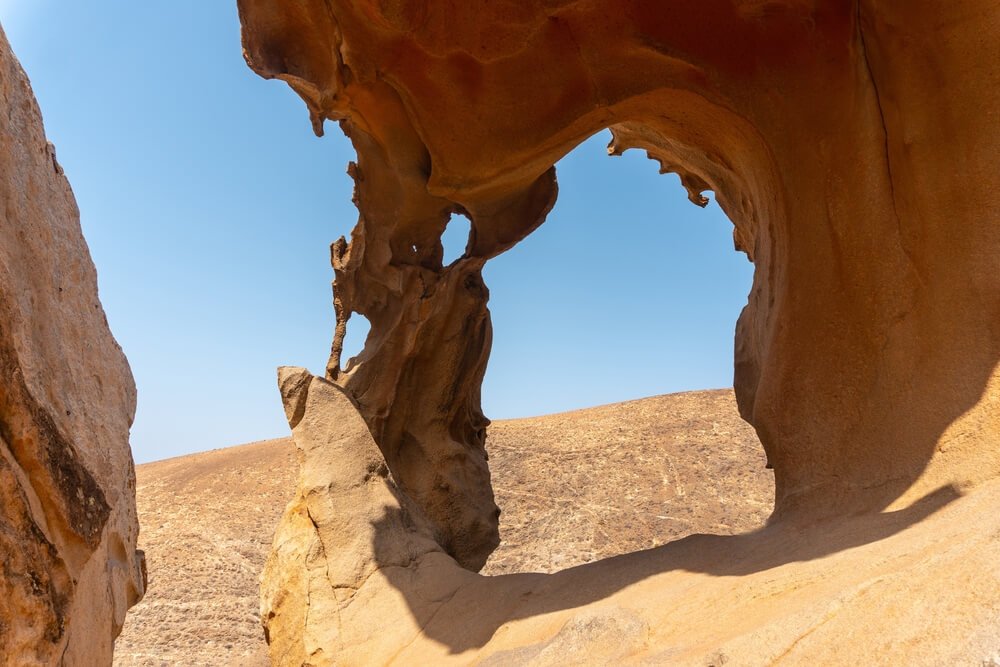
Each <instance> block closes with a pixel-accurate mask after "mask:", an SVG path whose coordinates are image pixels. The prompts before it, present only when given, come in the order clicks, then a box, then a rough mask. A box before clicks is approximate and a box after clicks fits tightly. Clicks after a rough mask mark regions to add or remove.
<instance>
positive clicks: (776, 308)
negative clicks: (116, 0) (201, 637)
mask: <svg viewBox="0 0 1000 667" xmlns="http://www.w3.org/2000/svg"><path fill="white" fill-rule="evenodd" d="M239 6H240V13H241V19H242V22H243V39H244V45H245V54H246V58H247V61H248V63H249V64H250V66H251V67H252V68H253V69H254V70H255V71H257V72H258V73H259V74H261V75H262V76H264V77H268V78H279V79H282V80H284V81H286V82H287V83H288V84H289V85H290V86H291V87H292V88H293V89H294V90H295V91H296V92H297V93H298V94H299V95H300V96H301V97H302V98H303V99H304V100H305V102H306V104H307V106H308V108H309V112H310V114H311V116H312V119H313V125H314V128H315V129H316V131H317V132H318V133H321V132H322V129H323V123H324V121H325V120H327V119H333V120H338V121H340V123H341V127H342V128H343V130H344V131H345V133H346V134H347V135H348V136H349V137H350V138H351V140H352V142H353V144H354V146H355V148H356V150H357V153H358V161H357V164H356V165H352V167H351V170H350V172H351V174H352V176H353V177H354V179H355V182H356V195H355V199H356V202H357V205H358V208H359V210H360V213H361V216H360V220H359V222H358V226H357V227H356V228H355V230H354V231H353V233H352V237H351V242H350V243H349V244H348V243H346V241H344V240H341V241H339V242H337V243H335V244H334V247H333V264H334V269H335V273H336V280H335V283H334V284H335V290H336V310H337V318H338V325H337V332H336V335H335V338H334V345H333V355H332V357H331V361H330V364H329V369H328V377H329V379H330V380H331V381H333V382H335V383H337V384H338V385H340V386H341V387H343V388H344V389H345V390H346V392H347V394H348V395H349V396H350V397H352V399H353V400H354V401H355V402H356V403H357V405H358V408H359V410H360V414H361V415H362V416H363V417H364V419H365V421H366V422H367V424H368V426H369V428H370V430H371V433H372V435H373V437H374V441H375V442H376V443H377V444H378V446H379V448H380V449H381V451H382V452H383V454H384V456H385V459H386V461H387V463H388V466H389V470H390V471H391V472H392V476H393V478H394V480H395V481H396V482H397V483H398V485H399V489H400V490H401V492H402V493H404V494H405V495H406V496H409V497H411V498H412V499H413V500H414V501H415V503H416V506H417V507H418V508H419V509H420V511H422V512H423V513H424V514H426V516H427V517H428V518H429V520H430V522H431V524H432V526H433V529H434V535H435V539H436V540H437V541H438V542H439V543H440V544H441V545H442V546H443V547H444V549H445V550H446V551H447V553H449V554H451V555H452V556H454V557H455V558H456V559H457V560H458V561H459V562H460V563H461V564H462V565H463V566H465V567H467V568H470V569H477V568H478V567H479V566H481V565H482V563H483V561H484V559H485V557H486V554H488V553H489V551H490V549H492V548H493V547H494V545H495V544H496V526H497V516H496V509H495V506H494V503H493V498H492V491H491V489H490V486H489V482H488V480H489V476H488V469H487V467H486V454H485V447H484V440H483V432H484V431H483V426H484V425H485V423H486V420H485V417H484V416H483V414H482V412H481V409H480V404H479V387H480V383H481V380H482V376H483V371H484V369H485V365H486V361H487V356H488V353H489V346H490V324H489V315H488V311H487V309H486V300H487V297H488V292H487V290H486V288H485V286H484V285H483V283H482V277H481V269H482V267H483V265H484V263H485V262H487V261H488V260H489V259H490V258H492V257H494V256H496V255H498V254H500V253H502V252H504V251H505V250H507V249H509V248H510V247H512V246H513V245H514V244H516V243H517V242H518V241H520V240H521V239H523V238H524V237H525V236H526V235H527V234H529V233H530V232H531V231H532V230H534V229H535V228H536V227H537V226H538V225H539V224H541V223H542V222H543V221H544V218H545V215H546V213H547V212H548V211H549V209H550V208H551V207H552V206H553V205H554V202H555V199H556V194H557V188H556V180H555V171H554V167H553V165H554V164H555V162H556V161H557V160H558V159H559V158H560V157H562V156H563V155H565V154H566V153H568V152H569V151H570V150H572V149H573V148H574V147H575V146H576V145H578V144H579V143H580V142H581V141H583V140H584V139H585V138H587V137H589V136H591V135H592V134H594V133H595V132H597V131H599V130H601V129H603V128H610V129H611V131H612V133H613V136H614V139H613V141H612V143H611V146H610V147H609V152H610V153H611V154H617V153H620V152H622V151H624V150H627V149H629V148H638V149H643V150H645V151H647V152H648V154H649V156H650V157H651V158H653V159H655V160H657V161H658V162H659V163H660V166H661V169H662V170H663V171H672V172H676V173H678V174H679V175H680V177H681V180H682V182H683V183H684V184H685V186H686V187H687V188H688V190H689V195H690V198H691V199H692V201H694V202H695V203H697V204H703V203H704V202H705V200H704V198H703V195H702V191H704V190H706V189H710V190H712V191H714V192H715V195H716V198H717V200H718V202H719V204H720V205H721V206H722V207H723V209H724V210H725V212H726V213H727V214H728V215H729V217H730V219H731V220H732V221H733V224H734V228H735V229H734V239H735V244H736V247H737V248H738V249H740V250H742V251H744V252H745V253H746V254H747V255H748V257H749V258H750V259H751V260H752V261H753V262H754V264H755V268H756V271H755V277H754V283H753V287H752V290H751V293H750V295H749V299H748V304H747V306H746V308H745V309H744V311H743V313H742V315H741V316H740V319H739V322H738V324H737V330H736V360H735V361H736V374H735V389H736V394H737V398H738V400H739V404H740V410H741V414H742V415H743V417H744V418H745V419H746V420H747V421H749V422H750V423H751V424H752V425H753V426H754V427H755V429H756V430H757V433H758V434H759V436H760V439H761V442H762V443H763V445H764V448H765V450H766V452H767V454H768V458H769V461H770V463H771V465H772V466H773V467H774V470H775V481H776V510H775V517H774V519H775V521H776V522H782V521H795V522H806V521H814V520H819V519H821V518H823V517H831V516H839V515H845V514H854V513H870V512H877V511H880V510H883V509H886V508H889V509H895V508H900V507H905V506H908V505H909V504H910V503H912V502H913V501H914V500H916V499H918V498H921V497H924V496H926V495H927V494H929V493H930V492H932V491H934V490H937V489H941V488H945V487H951V488H957V489H961V490H967V489H971V488H972V487H974V486H976V485H977V484H980V483H983V482H986V481H987V480H990V479H992V478H994V477H996V476H997V475H998V473H1000V410H998V404H1000V374H998V372H997V363H998V360H1000V224H997V223H998V221H997V213H996V212H997V211H998V210H1000V176H998V174H1000V170H998V167H1000V163H998V160H1000V158H998V156H1000V130H998V127H1000V126H998V125H997V123H996V118H995V115H996V110H997V109H998V108H1000V70H998V69H997V68H996V67H995V66H993V63H995V62H997V61H1000V7H998V6H997V5H996V4H995V3H993V2H988V1H987V0H959V1H957V2H952V3H917V4H915V3H912V2H906V1H905V0H857V1H851V2H849V1H847V0H767V1H763V0H704V1H698V2H695V1H693V0H673V1H671V2H660V3H652V2H641V1H636V0H629V1H625V2H622V1H619V0H615V1H611V0H594V1H590V2H582V1H578V0H559V1H556V2H513V1H510V2H467V3H447V6H444V5H434V6H433V7H432V6H431V5H428V4H427V3H423V2H418V1H416V0H398V1H394V2H375V1H374V0H304V1H303V2H300V3H296V4H295V5H294V7H291V6H289V5H288V4H287V3H283V2H279V1H277V0H239ZM454 214H461V215H465V216H467V217H468V218H469V219H470V221H471V230H472V231H471V234H470V238H469V242H468V245H467V247H466V252H465V254H464V255H463V256H462V257H461V258H460V259H458V260H456V261H455V262H453V263H451V264H450V265H448V266H443V264H442V248H441V241H440V236H441V233H442V231H443V230H444V227H445V225H446V224H447V222H448V219H449V216H451V215H454ZM351 313H361V314H363V315H364V316H366V317H367V318H368V319H369V320H370V321H371V325H372V326H371V333H370V334H369V337H368V340H367V343H366V346H365V349H364V350H363V352H362V353H361V354H360V355H359V356H358V357H357V358H355V359H353V360H352V361H351V362H349V363H348V364H347V365H346V366H344V367H342V365H341V362H340V358H339V357H340V347H341V346H340V342H341V341H342V339H343V334H344V330H345V326H346V324H347V321H348V318H349V317H350V315H351Z"/></svg>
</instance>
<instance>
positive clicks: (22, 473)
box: [0, 30, 145, 665]
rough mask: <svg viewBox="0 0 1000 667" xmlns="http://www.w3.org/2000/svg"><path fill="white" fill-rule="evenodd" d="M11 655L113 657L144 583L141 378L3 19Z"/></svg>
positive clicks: (2, 632)
mask: <svg viewBox="0 0 1000 667" xmlns="http://www.w3.org/2000/svg"><path fill="white" fill-rule="evenodd" d="M0 369H2V374H3V384H2V387H0V563H2V565H0V567H2V568H3V570H2V573H3V574H2V576H0V662H2V664H4V665H52V664H66V665H101V664H111V655H112V650H113V646H114V639H115V637H116V636H117V635H118V633H119V632H120V630H121V627H122V623H123V622H124V620H125V612H126V610H127V609H128V607H129V606H131V605H133V604H135V603H136V602H137V601H138V600H139V599H140V598H141V597H142V594H143V591H144V588H145V564H144V561H143V559H142V555H141V553H138V552H137V551H136V538H137V536H138V531H139V526H138V522H137V519H136V513H135V473H134V470H133V465H132V454H131V450H130V449H129V444H128V432H129V426H130V425H131V423H132V419H133V416H134V414H135V400H136V395H135V385H134V383H133V381H132V374H131V371H130V370H129V367H128V363H127V361H126V360H125V355H124V354H123V353H122V350H121V348H120V347H119V346H118V344H117V343H116V342H115V340H114V338H113V337H112V336H111V332H110V331H109V329H108V323H107V321H106V319H105V316H104V311H103V309H102V308H101V304H100V302H99V301H98V297H97V275H96V273H95V271H94V265H93V263H92V262H91V259H90V253H89V251H88V249H87V244H86V242H85V241H84V239H83V234H82V233H81V230H80V221H79V211H78V210H77V207H76V202H75V201H74V199H73V193H72V191H71V189H70V186H69V183H68V181H67V180H66V177H65V175H64V174H63V170H62V168H61V167H60V166H59V163H58V162H57V161H56V154H55V149H54V148H53V146H52V145H51V144H50V143H48V142H47V141H46V139H45V133H44V130H43V128H42V118H41V113H40V112H39V109H38V105H37V103H36V102H35V99H34V96H33V94H32V92H31V87H30V85H29V83H28V79H27V77H26V76H25V74H24V72H23V70H22V69H21V67H20V65H19V64H18V62H17V60H16V58H15V57H14V55H13V54H12V53H11V50H10V46H9V45H8V43H7V40H6V37H5V35H4V34H3V32H2V30H0Z"/></svg>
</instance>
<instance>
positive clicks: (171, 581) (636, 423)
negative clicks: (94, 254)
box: [115, 390, 773, 665]
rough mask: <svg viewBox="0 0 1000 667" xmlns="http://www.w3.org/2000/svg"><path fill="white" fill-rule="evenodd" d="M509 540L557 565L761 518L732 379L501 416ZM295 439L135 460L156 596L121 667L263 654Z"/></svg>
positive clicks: (525, 564)
mask: <svg viewBox="0 0 1000 667" xmlns="http://www.w3.org/2000/svg"><path fill="white" fill-rule="evenodd" d="M488 448H489V452H490V465H491V469H492V470H493V478H494V485H495V488H496V493H497V503H498V504H499V505H500V507H501V508H503V516H502V517H501V535H502V538H503V542H502V544H501V545H500V547H499V548H498V549H497V551H496V552H495V553H494V555H493V556H492V557H491V558H490V561H489V563H488V564H487V566H486V568H485V570H484V573H486V574H504V573H509V572H517V571H525V570H534V571H553V570H557V569H562V568H566V567H570V566H573V565H578V564H581V563H585V562H588V561H591V560H595V559H598V558H603V557H606V556H611V555H615V554H620V553H626V552H630V551H636V550H639V549H645V548H648V547H651V546H655V545H658V544H663V543H665V542H668V541H670V540H673V539H677V538H678V537H681V536H683V535H688V534H691V533H699V532H705V533H717V534H728V533H734V532H742V531H746V530H749V529H752V528H755V527H757V526H759V525H761V524H762V523H763V522H764V520H765V519H766V517H767V515H768V514H769V513H770V509H771V502H772V493H773V479H772V475H771V474H770V472H769V471H767V470H765V469H764V464H765V461H764V454H763V451H762V450H761V448H760V445H759V443H758V442H757V439H756V437H755V435H754V433H753V430H752V429H751V428H750V427H749V426H747V425H746V424H745V423H744V422H743V421H742V420H740V418H739V416H738V415H737V414H736V406H735V402H734V399H733V395H732V392H731V391H728V390H725V391H703V392H690V393H685V394H673V395H668V396H659V397H655V398H648V399H643V400H638V401H631V402H628V403H621V404H616V405H609V406H604V407H599V408H591V409H586V410H579V411H575V412H570V413H564V414H559V415H551V416H546V417H536V418H530V419H518V420H511V421H502V422H496V423H494V424H493V425H492V426H491V427H490V434H489V440H488ZM295 474H296V469H295V456H294V448H293V447H292V446H291V442H290V440H285V439H282V440H272V441H268V442H261V443H255V444H250V445H244V446H242V447H232V448H229V449H222V450H216V451H212V452H206V453H202V454H194V455H191V456H184V457H180V458H176V459H170V460H166V461H159V462H156V463H150V464H146V465H141V466H138V467H137V476H138V489H137V495H138V507H139V517H140V521H141V526H142V530H141V534H140V539H139V541H140V547H141V548H143V549H145V550H146V557H147V562H148V564H149V589H148V592H147V594H146V598H145V600H144V601H143V602H142V603H141V604H140V605H138V606H137V607H136V608H134V609H133V610H132V611H131V613H130V614H129V617H128V619H127V620H126V624H125V629H124V631H123V632H122V635H121V637H120V638H119V640H118V642H117V651H116V658H115V664H117V665H224V664H233V665H253V664H266V653H265V650H264V644H263V636H262V633H261V630H260V625H259V622H258V618H257V607H258V582H257V578H258V575H259V572H260V570H261V567H262V565H263V563H264V559H265V558H266V556H267V552H268V550H269V549H270V542H271V535H272V532H273V529H274V526H275V525H276V524H277V521H278V518H279V517H280V515H281V512H282V511H283V509H284V506H285V504H286V503H287V502H288V500H290V499H291V497H292V494H293V491H294V485H295Z"/></svg>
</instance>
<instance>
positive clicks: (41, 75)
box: [0, 0, 752, 462]
mask: <svg viewBox="0 0 1000 667" xmlns="http://www.w3.org/2000/svg"><path fill="white" fill-rule="evenodd" d="M0 22H2V23H3V25H4V28H5V30H6V32H7V36H8V39H9V40H10V41H11V43H12V45H13V47H14V50H15V52H16V53H17V55H18V56H19V58H20V59H21V62H22V64H23V66H24V68H25V70H26V71H27V72H28V75H29V77H30V78H31V80H32V85H33V87H34V90H35V95H36V96H37V97H38V100H39V103H40V105H41V108H42V112H43V115H44V117H45V125H46V130H47V133H48V137H49V140H50V141H52V142H53V143H54V144H55V145H56V149H57V155H58V159H59V161H60V162H61V163H62V165H63V167H64V169H65V170H66V174H67V175H68V177H69V179H70V182H71V183H72V185H73V189H74V192H75V193H76V197H77V200H78V202H79V205H80V210H81V215H82V222H83V229H84V233H85V235H86V237H87V240H88V242H89V244H90V248H91V252H92V254H93V257H94V261H95V263H96V264H97V269H98V274H99V276H100V289H101V300H102V302H103V303H104V308H105V310H106V311H107V313H108V320H109V322H110V324H111V328H112V330H113V331H114V334H115V336H116V337H117V338H118V340H119V342H120V343H121V344H122V346H123V347H124V349H125V352H126V354H127V355H128V358H129V361H130V363H131V365H132V370H133V373H134V374H135V379H136V384H137V385H138V390H139V407H138V413H137V416H136V422H135V425H134V426H133V429H132V446H133V449H134V452H135V458H136V460H137V461H138V462H145V461H152V460H156V459H161V458H166V457H169V456H176V455H179V454H184V453H188V452H193V451H200V450H205V449H213V448H217V447H224V446H229V445H235V444H240V443H243V442H248V441H252V440H259V439H264V438H270V437H278V436H283V435H287V432H288V428H287V425H286V424H285V420H284V414H283V412H282V409H281V405H280V400H279V398H278V393H277V390H276V388H275V368H276V367H277V366H279V365H285V364H290V365H301V366H306V367H308V368H310V369H312V370H313V372H316V373H321V372H322V370H323V368H324V365H325V362H326V357H327V355H328V353H329V347H330V338H331V335H332V330H333V308H332V306H331V293H330V280H331V279H332V269H331V268H330V265H329V244H330V242H331V241H333V240H334V239H336V238H337V237H339V236H341V235H347V234H349V233H350V230H351V228H352V227H353V226H354V222H355V221H356V219H357V212H356V210H355V209H354V208H353V206H352V204H351V182H350V179H349V178H348V177H347V176H346V174H345V168H346V166H347V163H348V161H349V160H351V159H352V157H353V151H352V150H351V147H350V144H349V143H348V142H347V140H346V139H344V137H343V136H342V135H341V134H340V131H339V129H338V128H337V127H336V125H335V124H329V125H328V128H327V129H328V132H327V136H326V137H324V138H323V139H317V138H316V137H314V136H313V134H312V131H311V129H310V125H309V119H308V116H307V114H306V111H305V107H304V105H303V104H302V103H301V102H300V101H299V99H298V98H297V97H296V96H295V95H294V94H293V93H292V92H291V90H290V89H288V88H287V87H286V86H285V85H284V84H282V83H279V82H275V81H264V80H263V79H260V78H258V77H257V76H256V75H254V74H253V73H252V72H251V71H250V70H249V69H248V68H247V67H246V65H245V64H244V62H243V58H242V53H241V48H240V38H239V23H238V19H237V15H236V2H235V0H169V1H166V0H141V1H136V0H128V1H126V0H96V1H94V2H67V1H66V0H0ZM607 141H608V135H607V133H606V132H604V133H601V134H599V135H597V136H595V137H593V138H592V139H590V140H589V141H587V142H585V143H584V144H582V145H581V146H579V147H578V148H577V149H576V150H575V151H573V152H572V153H571V154H570V155H569V156H568V157H567V158H565V159H564V160H563V161H562V162H560V163H559V165H558V177H559V185H560V197H559V201H558V203H557V204H556V207H555V210H554V211H553V212H552V214H551V215H550V216H549V219H548V221H547V222H546V223H545V224H544V225H543V226H542V227H541V228H540V229H539V230H538V231H536V232H535V233H534V234H533V235H532V236H530V237H529V238H528V239H527V240H525V241H524V242H523V243H521V244H520V245H518V246H517V247H515V248H514V249H513V250H511V251H510V252H508V253H507V254H506V255H503V256H501V257H499V258H498V259H496V260H494V261H492V262H491V263H490V264H489V265H488V266H487V269H486V272H485V277H486V282H487V285H488V286H489V288H490V291H491V300H490V308H491V311H492V313H493V324H494V345H493V354H492V357H491V359H490V365H489V370H488V372H487V376H486V382H485V386H484V390H483V404H484V410H485V412H486V414H487V416H489V417H491V418H493V419H498V418H507V417H519V416H528V415H537V414H544V413H550V412H557V411H562V410H568V409H573V408H579V407H585V406H591V405H598V404H603V403H610V402H615V401H621V400H626V399H631V398H639V397H643V396H650V395H655V394H662V393H668V392H675V391H684V390H689V389H701V388H711V387H727V386H731V384H732V372H733V331H734V327H735V323H736V318H737V316H738V315H739V311H740V309H741V308H742V306H743V305H744V303H745V302H746V295H747V292H748V291H749V287H750V280H751V276H752V266H751V265H750V263H749V262H748V261H747V260H746V258H745V256H743V255H742V254H740V253H737V252H735V251H734V250H733V243H732V226H731V224H730V223H729V221H728V220H727V218H726V217H725V215H724V214H723V213H722V211H721V210H720V209H719V207H718V206H717V205H716V204H715V203H714V202H713V203H712V204H711V205H710V206H709V207H708V208H707V209H706V210H701V209H698V208H697V207H695V206H693V205H692V204H690V203H689V202H688V201H687V198H686V196H685V194H684V191H683V189H682V188H681V187H680V184H679V182H678V179H677V177H676V176H674V175H666V176H661V175H659V174H658V173H657V165H656V163H654V162H651V161H649V160H647V159H646V157H645V155H644V154H643V153H639V152H635V151H632V152H630V153H627V154H626V155H625V156H623V157H618V158H609V157H607V155H606V153H605V145H606V144H607ZM457 220H458V219H457V218H456V221H457ZM467 229H468V227H467V223H466V229H465V230H462V229H460V228H458V229H455V230H452V229H451V228H449V232H450V233H446V237H447V238H446V241H445V253H446V260H448V259H451V258H453V257H454V256H457V255H458V254H460V253H461V250H462V249H463V248H464V244H465V239H464V236H463V233H467ZM359 320H360V318H355V319H352V321H351V324H352V325H355V330H354V331H352V332H349V336H348V342H347V349H346V351H347V352H351V353H353V352H356V351H357V350H358V349H360V346H361V344H362V342H363V332H361V331H359V330H358V329H359V328H358V327H357V326H356V324H355V323H356V322H358V321H359ZM345 358H346V356H345Z"/></svg>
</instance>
